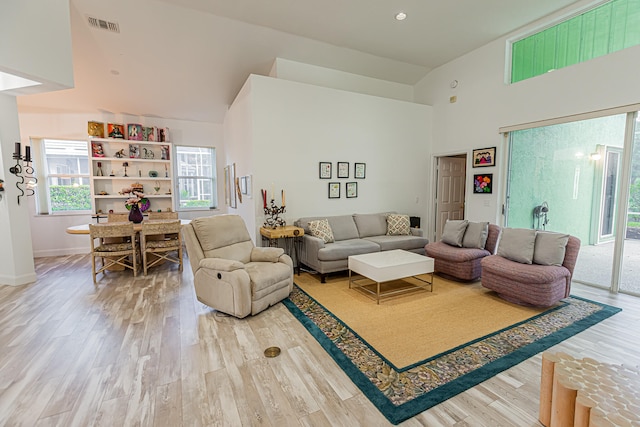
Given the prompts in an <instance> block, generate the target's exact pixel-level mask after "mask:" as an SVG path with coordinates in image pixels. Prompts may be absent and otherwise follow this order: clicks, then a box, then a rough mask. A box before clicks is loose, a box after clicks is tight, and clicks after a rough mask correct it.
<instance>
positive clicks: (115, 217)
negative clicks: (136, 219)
mask: <svg viewBox="0 0 640 427" xmlns="http://www.w3.org/2000/svg"><path fill="white" fill-rule="evenodd" d="M107 222H129V214H128V213H126V212H125V213H113V212H109V213H108V214H107Z"/></svg>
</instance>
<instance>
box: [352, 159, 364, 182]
mask: <svg viewBox="0 0 640 427" xmlns="http://www.w3.org/2000/svg"><path fill="white" fill-rule="evenodd" d="M366 171H367V164H366V163H355V165H354V167H353V177H354V178H355V179H364V178H365V175H366Z"/></svg>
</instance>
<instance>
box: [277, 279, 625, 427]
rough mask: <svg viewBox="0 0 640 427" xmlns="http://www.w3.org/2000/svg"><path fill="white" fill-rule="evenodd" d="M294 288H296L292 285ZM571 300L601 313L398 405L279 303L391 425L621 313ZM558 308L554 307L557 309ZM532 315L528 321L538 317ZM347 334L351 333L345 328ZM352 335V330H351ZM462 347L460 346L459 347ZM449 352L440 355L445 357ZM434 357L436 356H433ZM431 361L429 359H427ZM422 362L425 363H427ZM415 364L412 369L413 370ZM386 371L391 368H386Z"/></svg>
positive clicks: (311, 325)
mask: <svg viewBox="0 0 640 427" xmlns="http://www.w3.org/2000/svg"><path fill="white" fill-rule="evenodd" d="M296 287H298V286H297V285H296ZM298 289H299V290H300V291H301V292H303V293H304V294H305V295H307V296H308V297H309V298H311V299H313V298H312V297H311V296H310V295H309V294H307V293H306V292H304V291H303V290H302V289H301V288H299V287H298ZM571 297H572V298H575V299H579V300H583V301H587V302H589V303H592V304H595V305H598V306H600V307H602V310H600V311H598V312H597V313H593V314H591V315H589V316H588V317H585V318H583V319H580V320H578V321H576V322H575V323H573V324H572V325H571V326H567V327H565V328H563V329H561V330H558V331H556V332H554V333H553V334H552V335H550V336H547V337H544V338H541V339H540V340H538V341H536V342H534V343H531V344H528V345H526V346H524V347H521V348H519V349H517V350H515V351H513V352H511V353H509V354H508V355H507V356H504V357H502V358H500V359H498V360H496V361H493V362H490V363H488V364H486V365H484V366H482V367H481V368H478V369H476V370H474V371H473V372H471V373H469V374H466V375H463V376H462V377H460V378H458V379H456V380H453V381H451V382H449V383H447V384H445V385H443V386H440V387H438V388H436V389H434V390H431V391H430V392H427V393H425V394H423V395H421V396H419V397H417V398H415V399H413V400H411V401H409V402H406V403H403V404H401V405H397V406H396V405H394V404H393V403H391V401H390V400H389V399H388V398H387V397H386V396H385V395H384V394H383V393H382V392H381V391H380V390H379V389H378V388H377V387H376V386H375V385H373V384H372V383H371V381H370V380H369V378H367V376H366V375H364V374H363V373H362V372H361V371H360V370H359V369H358V368H357V367H356V366H355V365H354V364H353V362H352V361H351V360H350V359H349V358H348V357H347V356H345V355H344V353H342V351H340V349H338V347H336V345H335V344H334V343H333V341H331V340H330V339H329V338H328V337H327V336H326V335H325V334H324V333H323V332H322V330H321V329H320V328H319V327H318V326H317V325H316V324H315V323H314V322H313V321H312V320H311V319H309V318H308V317H307V316H306V315H305V314H304V313H303V312H302V311H301V310H300V309H299V308H298V307H297V306H296V305H295V304H294V303H293V302H292V301H291V300H289V298H287V299H285V300H283V301H282V302H283V304H284V305H285V307H287V309H288V310H289V311H290V312H291V313H292V314H293V315H294V317H295V318H296V319H298V321H299V322H300V323H302V325H303V326H304V327H305V328H306V329H307V331H309V333H310V334H311V335H312V336H313V337H314V338H315V339H316V341H318V343H319V344H320V345H321V346H322V348H324V349H325V351H326V352H327V353H329V355H330V356H331V357H332V358H333V360H335V361H336V363H337V364H338V365H339V366H340V368H341V369H342V370H343V371H344V372H345V373H346V374H347V375H348V376H349V378H350V379H351V381H353V383H354V384H355V385H356V386H357V387H358V388H359V389H360V390H361V391H362V393H363V394H364V395H365V396H367V398H368V399H369V400H370V401H371V403H373V404H374V405H375V406H376V407H377V408H378V410H379V411H380V412H381V413H382V414H383V415H384V416H385V418H387V420H389V422H391V423H392V424H399V423H400V422H402V421H405V420H407V419H409V418H411V417H414V416H416V415H418V414H419V413H421V412H424V411H426V410H427V409H429V408H431V407H433V406H435V405H437V404H439V403H442V402H444V401H445V400H447V399H450V398H451V397H453V396H455V395H457V394H459V393H461V392H463V391H465V390H467V389H469V388H471V387H474V386H476V385H478V384H480V383H481V382H483V381H486V380H487V379H489V378H491V377H493V376H495V375H497V374H499V373H500V372H502V371H505V370H507V369H509V368H511V367H513V366H515V365H517V364H518V363H521V362H523V361H524V360H526V359H528V358H530V357H533V356H535V355H536V354H538V353H540V352H542V351H544V350H546V349H548V348H550V347H552V346H554V345H556V344H558V343H560V342H562V341H564V340H566V339H567V338H569V337H571V336H573V335H575V334H577V333H579V332H582V331H584V330H585V329H587V328H589V327H591V326H593V325H595V324H597V323H599V322H601V321H603V320H605V319H607V318H609V317H611V316H613V315H614V314H616V313H618V312H620V311H622V309H621V308H617V307H613V306H610V305H607V304H603V303H599V302H596V301H592V300H589V299H586V298H581V297H576V296H573V295H572V296H571ZM313 300H314V301H315V302H316V303H317V304H318V305H319V306H321V307H322V308H323V309H324V310H326V311H327V312H328V313H330V314H331V315H332V317H334V318H335V319H336V320H337V321H339V322H340V323H341V324H343V325H344V326H345V327H347V328H349V327H348V326H347V325H346V324H344V322H342V321H341V320H340V319H339V318H338V317H336V316H335V315H333V313H331V312H330V311H329V310H327V308H326V307H324V306H323V305H322V304H320V303H318V302H317V301H316V300H315V299H313ZM558 308H560V307H557V308H556V309H558ZM547 313H549V311H545V312H544V313H541V314H540V315H542V314H547ZM540 315H536V316H534V317H532V318H530V319H529V320H531V319H533V318H535V317H537V316H540ZM506 329H508V328H506ZM349 330H351V329H350V328H349ZM351 331H352V332H353V330H351ZM354 335H355V336H357V337H358V339H360V340H361V341H362V342H363V343H365V344H366V345H367V346H368V347H369V348H370V349H372V350H373V351H374V352H375V353H376V354H377V355H378V356H380V357H381V358H382V359H383V360H384V361H385V363H388V362H387V360H386V359H385V358H384V357H382V356H381V355H380V354H379V353H378V352H377V351H375V349H373V347H371V346H370V345H369V343H367V342H366V341H364V340H363V339H362V337H360V336H359V335H357V334H355V332H354ZM463 346H464V345H463ZM448 352H449V351H447V352H445V353H442V354H446V353H448ZM433 357H438V356H433ZM429 359H432V358H429ZM429 359H426V360H429ZM418 364H419V363H416V364H414V365H412V366H417V365H418ZM389 366H390V367H393V365H391V364H389Z"/></svg>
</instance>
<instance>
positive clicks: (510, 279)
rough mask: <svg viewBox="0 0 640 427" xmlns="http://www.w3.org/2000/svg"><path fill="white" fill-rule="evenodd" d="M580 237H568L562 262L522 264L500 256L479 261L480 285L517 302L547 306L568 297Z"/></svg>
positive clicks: (510, 300) (492, 256)
mask: <svg viewBox="0 0 640 427" xmlns="http://www.w3.org/2000/svg"><path fill="white" fill-rule="evenodd" d="M579 252H580V239H578V238H577V237H574V236H568V241H567V245H566V247H565V254H564V260H563V262H562V265H538V264H535V263H532V264H524V263H520V262H515V261H512V260H510V259H507V258H505V257H503V256H500V255H491V256H488V257H486V258H484V259H483V260H482V286H484V287H485V288H487V289H491V290H493V291H495V292H497V293H498V295H499V296H500V297H502V298H503V299H505V300H507V301H509V302H513V303H516V304H521V305H530V306H536V307H550V306H552V305H554V304H555V303H557V302H558V301H560V300H561V299H562V298H566V297H568V296H569V294H570V292H571V278H572V276H573V269H574V267H575V265H576V261H577V259H578V253H579Z"/></svg>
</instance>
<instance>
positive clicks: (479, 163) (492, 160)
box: [473, 147, 496, 168]
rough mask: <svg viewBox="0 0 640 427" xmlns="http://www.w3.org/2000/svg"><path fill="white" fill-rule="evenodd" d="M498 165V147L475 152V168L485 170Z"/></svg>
mask: <svg viewBox="0 0 640 427" xmlns="http://www.w3.org/2000/svg"><path fill="white" fill-rule="evenodd" d="M495 165H496V147H488V148H480V149H478V150H473V167H474V168H483V167H489V166H495Z"/></svg>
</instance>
